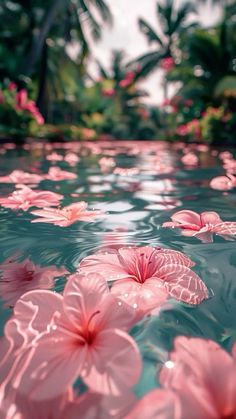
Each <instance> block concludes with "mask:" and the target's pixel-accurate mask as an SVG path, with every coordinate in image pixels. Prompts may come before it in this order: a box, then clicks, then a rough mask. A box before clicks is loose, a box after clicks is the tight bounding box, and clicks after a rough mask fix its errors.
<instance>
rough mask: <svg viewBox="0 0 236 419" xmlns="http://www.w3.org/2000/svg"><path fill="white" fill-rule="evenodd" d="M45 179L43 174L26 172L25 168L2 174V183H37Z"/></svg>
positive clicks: (0, 179) (0, 180)
mask: <svg viewBox="0 0 236 419" xmlns="http://www.w3.org/2000/svg"><path fill="white" fill-rule="evenodd" d="M41 180H43V176H41V175H36V174H33V173H28V172H24V171H23V170H13V172H12V173H10V174H9V175H6V176H0V183H17V184H31V185H35V184H37V183H39V182H41Z"/></svg>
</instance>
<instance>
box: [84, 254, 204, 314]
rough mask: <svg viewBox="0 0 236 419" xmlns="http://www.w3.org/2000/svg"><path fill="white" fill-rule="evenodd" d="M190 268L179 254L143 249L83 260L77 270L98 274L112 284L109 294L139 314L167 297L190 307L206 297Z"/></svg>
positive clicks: (97, 255) (98, 255)
mask: <svg viewBox="0 0 236 419" xmlns="http://www.w3.org/2000/svg"><path fill="white" fill-rule="evenodd" d="M193 265H194V263H193V262H192V261H191V260H190V259H189V258H188V257H187V256H185V255H184V254H183V253H181V252H177V251H175V250H170V249H162V248H154V247H150V246H145V247H123V248H119V249H117V250H110V251H109V250H107V251H106V252H99V253H97V254H95V255H92V256H88V257H86V258H85V259H83V260H82V262H81V264H80V267H79V270H81V272H85V273H88V272H99V273H100V274H101V275H103V277H104V278H105V279H106V280H107V281H112V282H113V285H112V289H111V291H112V292H113V293H114V294H116V295H119V296H120V297H121V298H122V299H123V300H125V301H126V302H127V303H128V304H130V305H132V306H133V307H134V308H135V309H136V310H137V312H138V315H139V314H140V315H143V314H146V313H147V312H149V311H151V310H152V309H153V308H156V307H159V306H160V305H161V304H163V302H165V301H166V299H167V297H168V296H171V297H174V298H177V299H178V300H181V301H184V302H186V303H190V304H199V303H200V302H201V301H202V300H204V299H205V298H207V297H208V291H207V288H206V286H205V285H204V283H203V282H202V280H201V279H200V278H199V277H198V275H196V274H195V272H193V271H192V270H191V269H190V268H191V267H192V266H193Z"/></svg>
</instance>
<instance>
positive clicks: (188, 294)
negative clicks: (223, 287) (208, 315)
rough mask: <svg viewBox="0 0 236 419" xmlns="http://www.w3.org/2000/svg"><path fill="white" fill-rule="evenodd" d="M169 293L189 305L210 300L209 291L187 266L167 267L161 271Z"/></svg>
mask: <svg viewBox="0 0 236 419" xmlns="http://www.w3.org/2000/svg"><path fill="white" fill-rule="evenodd" d="M159 275H160V278H161V279H162V280H163V281H164V282H165V287H166V290H167V291H168V293H169V294H170V295H171V296H172V297H174V298H177V300H180V301H183V302H185V303H188V304H199V303H201V302H202V301H203V300H204V299H206V298H208V290H207V287H206V286H205V284H204V283H203V281H202V280H201V279H200V278H199V276H198V275H197V274H196V273H195V272H193V271H192V270H191V269H189V268H187V267H186V266H181V265H166V266H163V267H162V268H161V269H160V271H159Z"/></svg>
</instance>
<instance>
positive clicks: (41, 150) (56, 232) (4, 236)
mask: <svg viewBox="0 0 236 419" xmlns="http://www.w3.org/2000/svg"><path fill="white" fill-rule="evenodd" d="M63 147H68V149H69V151H73V152H74V153H75V154H77V155H78V156H79V157H80V161H79V162H78V163H77V164H76V165H75V166H72V167H71V166H70V165H69V164H68V163H67V162H66V161H58V162H56V163H55V164H53V163H52V162H51V161H48V160H47V159H46V157H47V156H48V155H50V154H51V152H52V150H51V149H52V146H51V145H50V144H34V143H32V144H31V145H26V146H24V147H23V148H17V149H14V148H13V149H7V147H6V146H1V150H0V151H1V154H0V168H1V173H0V175H1V176H3V175H7V174H9V173H10V172H12V171H13V170H15V169H20V170H24V171H27V172H31V173H38V174H42V173H43V174H45V173H47V172H48V169H49V168H50V167H51V166H53V165H56V166H59V167H60V168H62V169H63V170H67V171H70V172H73V173H76V174H77V175H78V177H77V179H75V180H64V181H58V182H55V181H51V180H43V181H42V182H40V184H39V185H37V186H36V189H40V190H50V191H54V192H57V193H60V194H63V195H64V200H63V201H62V205H63V206H64V205H69V204H71V203H72V202H77V201H81V200H84V201H86V202H88V203H89V207H90V208H95V209H100V210H102V211H104V212H106V216H105V217H104V218H102V219H98V220H97V221H96V222H95V223H85V222H76V223H74V224H72V225H71V226H69V227H66V228H61V227H58V226H54V225H48V224H43V223H39V224H32V223H31V220H32V219H33V218H34V217H33V216H32V215H31V214H30V211H26V212H23V211H12V210H11V209H6V208H1V209H0V213H1V218H0V229H1V236H0V258H1V259H0V263H3V262H4V261H5V260H6V259H7V258H10V257H15V255H17V258H18V260H20V261H22V260H24V259H26V258H29V259H30V260H32V261H33V262H34V263H35V264H37V265H40V266H42V267H46V266H50V265H56V266H57V267H58V268H60V267H65V268H66V269H67V270H68V271H69V272H74V271H75V270H76V268H77V266H78V264H79V262H80V261H81V260H82V259H83V258H84V257H86V256H88V255H90V254H92V253H94V252H96V251H97V250H99V249H101V248H102V247H112V246H113V245H117V244H121V245H126V244H128V245H136V246H140V245H151V246H161V247H165V248H171V249H174V250H178V251H181V252H184V253H185V254H186V255H188V256H189V257H190V258H191V259H192V260H193V261H194V262H195V263H196V266H195V267H194V271H195V272H197V273H198V275H199V276H200V277H201V279H202V280H203V281H204V283H205V284H206V285H207V287H208V289H209V291H210V298H209V299H208V300H206V301H204V302H203V303H201V304H200V305H199V306H196V307H193V306H190V305H187V304H184V303H180V302H177V301H175V300H173V299H172V300H170V302H169V304H168V305H167V306H165V309H163V310H161V312H160V313H159V315H156V316H153V317H152V318H150V319H145V320H144V321H143V322H141V323H140V325H139V326H137V327H135V328H134V329H133V331H132V334H133V337H134V338H135V340H136V342H137V343H138V345H139V348H140V351H141V353H142V357H143V363H144V369H143V375H142V379H141V380H140V382H139V384H138V385H137V386H136V389H135V391H136V394H137V395H138V396H139V397H141V396H142V395H143V394H145V393H146V392H147V391H149V390H151V389H152V388H155V387H156V386H157V385H158V383H157V374H156V371H157V368H156V365H157V362H158V361H161V360H163V359H164V358H165V356H166V353H167V351H168V350H170V349H171V346H172V342H173V339H174V337H175V336H178V335H183V334H184V335H188V336H201V337H205V338H210V339H213V340H214V341H216V342H219V343H220V344H221V345H223V346H224V347H225V348H226V349H227V350H229V349H231V346H232V344H233V342H234V341H235V340H236V316H235V312H236V244H235V241H225V240H224V239H223V238H221V237H219V236H214V243H208V244H204V243H201V242H200V241H198V240H197V239H196V238H194V237H183V236H181V235H180V232H179V231H178V230H172V229H164V228H162V227H161V225H162V223H163V222H165V221H169V220H170V216H171V215H172V214H173V213H174V212H176V211H179V210H181V209H191V210H193V211H196V212H202V211H217V212H218V213H219V215H220V216H221V218H222V219H223V220H224V221H236V189H234V190H232V191H229V192H221V191H217V190H213V189H211V188H210V187H209V181H210V179H212V178H213V177H214V176H217V175H219V174H223V173H224V170H223V169H222V164H221V162H220V160H219V159H218V158H217V156H215V154H216V153H214V152H213V155H212V150H204V151H199V150H195V151H194V152H195V154H196V155H197V156H198V157H199V163H198V164H197V165H196V166H190V167H187V166H184V165H183V164H182V163H181V162H180V157H181V155H182V154H181V146H180V147H179V150H176V149H175V147H171V146H170V145H168V144H165V143H148V142H145V143H142V142H138V143H131V142H130V143H125V142H124V143H112V144H111V143H101V144H93V143H90V144H87V145H86V144H84V145H81V144H79V143H78V144H75V143H74V144H72V145H69V144H68V145H65V146H63V145H60V144H56V145H54V146H53V151H56V152H57V153H59V154H60V155H62V156H65V154H66V150H65V149H64V148H63ZM104 156H107V157H112V158H114V160H115V165H114V166H113V167H109V166H106V167H102V168H101V164H99V161H100V159H101V158H102V157H104ZM117 168H118V169H117ZM124 169H130V170H124ZM14 189H15V185H14V184H9V183H2V184H0V194H1V196H6V195H8V194H9V193H11V192H12V191H13V190H14ZM65 282H66V279H65V277H61V278H59V279H58V280H56V281H55V288H54V289H55V291H57V292H62V291H63V288H64V284H65ZM11 312H12V311H11V309H10V308H6V307H4V295H2V296H1V306H0V320H1V334H2V333H3V327H4V324H5V321H6V320H7V318H9V316H10V315H11ZM157 348H158V349H157Z"/></svg>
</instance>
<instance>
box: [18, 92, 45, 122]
mask: <svg viewBox="0 0 236 419" xmlns="http://www.w3.org/2000/svg"><path fill="white" fill-rule="evenodd" d="M16 101H17V103H16V109H19V110H25V111H28V112H30V113H31V114H32V116H33V117H34V119H35V120H36V122H37V123H38V124H39V125H42V124H43V123H44V118H43V117H42V115H41V113H40V112H39V110H38V108H37V106H36V104H35V102H34V101H33V100H29V98H28V93H27V90H26V89H21V90H20V91H19V92H17V94H16Z"/></svg>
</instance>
